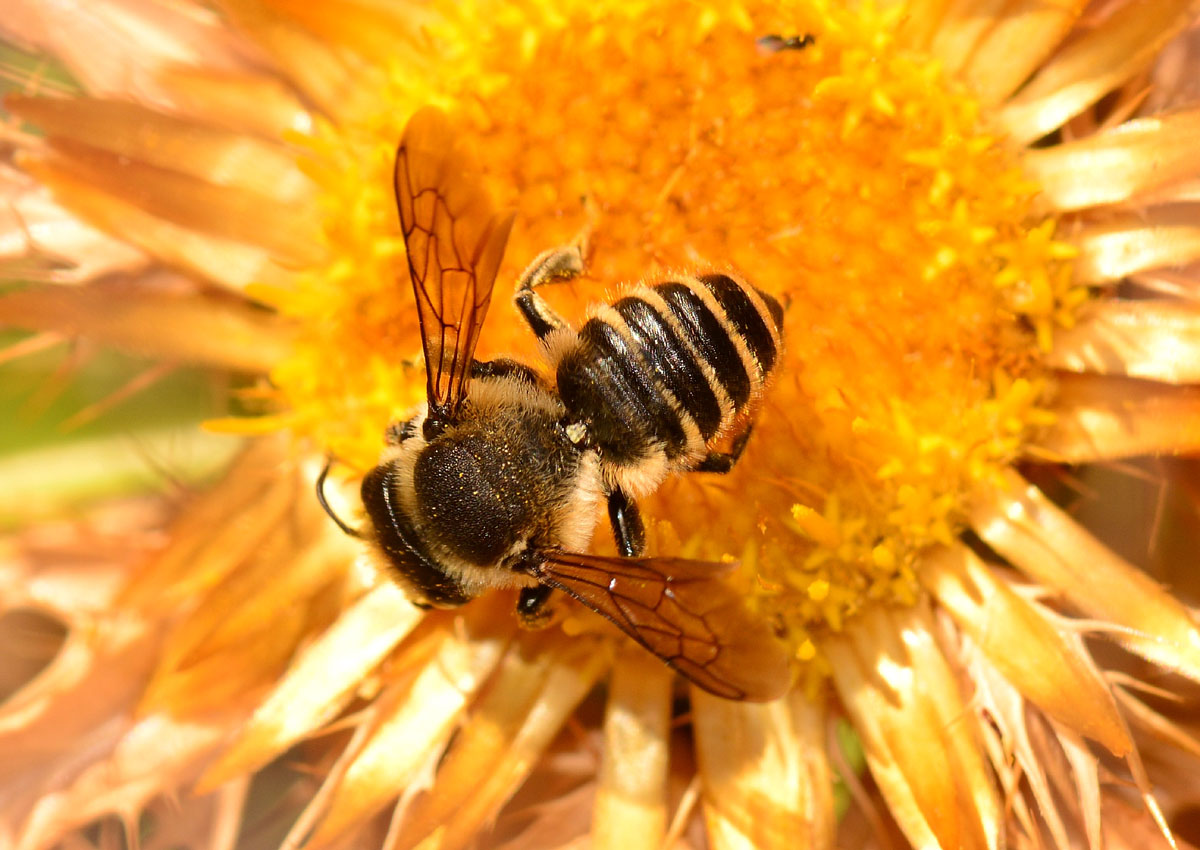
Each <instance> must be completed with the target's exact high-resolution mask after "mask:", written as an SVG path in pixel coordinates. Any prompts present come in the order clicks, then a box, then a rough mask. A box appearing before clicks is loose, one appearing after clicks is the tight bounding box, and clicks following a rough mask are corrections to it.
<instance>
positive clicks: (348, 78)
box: [217, 0, 383, 116]
mask: <svg viewBox="0 0 1200 850" xmlns="http://www.w3.org/2000/svg"><path fill="white" fill-rule="evenodd" d="M217 5H218V6H219V7H220V8H221V9H223V10H224V12H225V13H226V14H227V15H228V16H229V18H230V19H231V20H232V21H233V23H234V24H235V26H237V28H238V29H241V30H243V31H244V32H246V34H247V35H248V36H249V37H250V38H252V39H253V40H254V41H255V42H256V43H257V44H258V45H260V46H261V47H262V48H263V49H265V50H266V51H267V52H269V53H270V54H271V56H272V57H274V59H275V61H276V62H278V63H279V65H280V66H281V67H282V69H283V72H284V74H285V75H286V76H287V77H288V79H289V80H290V81H291V82H292V83H293V84H294V85H295V86H296V87H297V88H298V89H299V90H300V91H302V92H303V93H304V94H305V95H306V96H307V97H309V98H310V99H311V100H312V101H313V102H314V103H316V104H317V106H318V107H319V108H320V109H321V111H322V112H324V113H325V114H326V115H333V116H348V115H355V114H357V115H359V116H362V115H364V114H370V113H371V111H372V110H371V109H370V108H369V107H370V106H371V104H373V103H375V102H377V101H376V97H377V95H376V94H374V91H377V90H378V87H379V86H380V85H382V84H383V80H382V74H381V73H380V72H378V71H377V70H375V69H374V68H372V67H371V66H368V65H365V64H364V63H362V62H361V61H360V62H355V61H353V60H354V59H355V57H353V56H346V55H345V51H341V52H339V51H338V47H337V45H335V44H333V43H331V42H327V41H325V40H323V39H321V38H320V37H319V36H315V35H313V34H312V33H310V32H307V31H305V30H303V29H301V28H300V27H299V26H297V25H296V24H295V23H293V22H292V21H289V20H287V19H286V18H283V17H280V16H278V15H276V14H274V13H273V12H272V11H271V10H270V9H268V8H267V5H266V4H265V3H262V2H260V0H221V2H219V3H218V4H217ZM373 90H374V91H373Z"/></svg>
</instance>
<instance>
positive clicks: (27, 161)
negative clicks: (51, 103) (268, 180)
mask: <svg viewBox="0 0 1200 850" xmlns="http://www.w3.org/2000/svg"><path fill="white" fill-rule="evenodd" d="M178 147H184V145H182V144H180V145H178ZM50 149H51V153H50V154H49V155H48V157H47V158H46V159H44V160H41V161H38V160H35V159H33V158H30V157H26V158H24V159H23V160H22V165H23V166H24V167H25V169H26V170H28V171H30V172H31V173H33V174H35V175H36V176H38V177H40V178H43V182H47V183H49V181H48V180H46V179H45V177H46V176H47V172H50V173H56V174H63V175H66V176H68V177H70V178H72V179H74V180H77V181H80V182H84V183H87V184H88V185H89V186H92V187H94V188H95V189H96V190H99V191H101V192H104V193H106V194H108V195H110V196H112V197H113V198H116V199H118V200H121V201H123V202H125V203H128V204H132V205H134V206H136V207H137V208H138V209H140V210H143V211H144V212H147V213H149V214H150V215H153V216H155V217H157V218H160V219H163V220H164V221H168V222H171V223H173V224H176V225H178V226H180V227H184V228H186V229H188V230H192V231H195V232H197V233H203V234H207V235H210V236H213V237H216V238H218V239H224V240H227V241H230V242H241V243H245V244H249V245H257V246H260V247H262V248H264V249H266V250H267V251H268V252H269V253H270V254H271V255H272V256H273V257H275V258H277V259H279V260H281V261H286V262H288V263H289V264H301V265H304V264H311V263H314V262H316V261H317V260H319V259H320V257H321V248H320V245H321V242H320V239H319V238H318V237H319V233H320V227H319V224H318V221H317V218H316V209H317V208H316V205H315V204H313V203H311V202H307V199H306V197H305V196H307V195H308V191H307V185H305V184H303V183H301V180H300V179H299V178H298V175H297V173H296V172H295V171H292V172H291V175H292V177H291V180H290V181H288V182H290V183H291V186H292V188H290V189H288V190H287V194H291V193H293V192H295V193H298V195H299V197H293V198H290V199H288V198H284V197H273V196H271V195H265V194H262V193H260V192H258V191H256V190H252V189H244V188H239V187H237V186H234V185H221V184H219V183H213V182H210V180H209V179H208V177H207V176H206V177H203V178H201V177H194V176H192V175H191V174H187V173H183V172H181V171H177V170H173V169H168V168H164V167H160V166H158V165H155V164H153V163H150V162H145V161H142V160H137V159H133V158H130V157H128V156H125V155H124V154H121V153H117V152H110V151H107V150H100V149H98V148H95V147H92V146H90V145H86V144H80V143H78V142H75V141H71V140H69V139H65V138H57V139H52V140H51V142H50ZM218 155H219V154H218ZM204 164H205V165H207V167H208V168H210V169H217V170H219V169H220V168H221V167H227V168H228V170H229V171H230V172H233V171H234V168H233V166H232V164H229V165H227V166H222V165H221V164H220V163H219V162H218V163H216V164H212V163H204ZM255 164H256V163H254V162H253V161H251V162H248V163H244V164H243V165H242V169H243V170H244V169H252V168H254V166H255ZM263 167H264V168H266V169H267V170H271V162H270V160H268V161H266V162H264V163H263ZM284 173H286V172H284ZM229 177H230V179H233V177H234V175H233V174H232V173H230V175H229ZM239 179H243V180H245V179H247V178H245V177H241V178H239ZM51 187H52V188H54V187H53V184H51ZM57 197H58V200H59V201H60V202H61V203H62V204H63V205H64V206H68V207H71V208H74V203H73V201H74V197H73V196H72V195H71V194H67V193H61V192H60V193H58V195H57ZM119 235H121V236H123V237H124V238H125V239H126V240H127V241H131V242H136V239H134V238H133V236H132V235H131V234H127V233H121V234H119Z"/></svg>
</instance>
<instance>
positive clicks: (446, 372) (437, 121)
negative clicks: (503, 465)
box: [395, 107, 514, 421]
mask: <svg viewBox="0 0 1200 850" xmlns="http://www.w3.org/2000/svg"><path fill="white" fill-rule="evenodd" d="M395 188H396V206H397V208H398V209H399V211H400V227H401V231H402V232H403V234H404V244H405V247H406V248H407V251H408V268H409V272H410V274H411V277H412V285H413V293H414V295H415V296H416V301H417V313H418V316H419V318H420V323H421V344H422V347H423V348H424V350H425V376H426V393H427V397H428V400H429V407H430V412H431V415H432V416H433V417H434V418H438V419H441V420H442V421H453V420H454V418H455V416H456V414H457V412H458V408H459V405H460V404H461V403H462V399H463V395H464V394H465V391H466V382H467V376H468V375H469V373H470V371H471V359H472V355H473V354H474V351H475V343H476V341H478V339H479V331H480V328H482V327H483V319H484V316H486V315H487V308H488V303H489V302H490V301H491V298H492V287H493V286H494V285H495V283H496V271H497V269H498V268H499V267H500V259H501V257H503V256H504V246H505V243H506V242H507V241H508V234H509V231H510V230H511V229H512V223H513V216H514V213H513V212H511V211H509V212H504V213H497V212H496V211H495V210H494V209H493V208H492V204H491V201H490V200H489V199H488V196H487V193H486V192H485V191H484V188H483V182H482V180H481V178H480V175H479V172H478V171H477V170H476V169H475V168H474V167H473V166H472V164H471V160H470V158H469V157H468V156H467V155H466V153H465V152H464V151H463V149H462V146H461V145H460V144H458V142H457V139H456V136H455V133H454V131H453V129H452V127H451V124H450V121H449V120H448V119H447V118H446V116H445V114H444V113H442V112H441V110H438V109H434V108H433V107H425V108H423V109H421V110H418V111H417V112H416V113H415V114H414V115H413V116H412V118H410V119H409V121H408V125H407V126H406V127H405V128H404V135H403V136H402V137H401V139H400V146H399V148H398V149H397V151H396V170H395Z"/></svg>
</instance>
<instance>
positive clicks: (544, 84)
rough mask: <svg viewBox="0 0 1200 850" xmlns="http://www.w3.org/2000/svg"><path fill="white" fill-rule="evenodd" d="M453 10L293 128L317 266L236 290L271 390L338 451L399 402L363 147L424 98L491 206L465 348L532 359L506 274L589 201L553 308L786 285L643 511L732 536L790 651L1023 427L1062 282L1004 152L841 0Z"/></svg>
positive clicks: (393, 266) (918, 544) (881, 577)
mask: <svg viewBox="0 0 1200 850" xmlns="http://www.w3.org/2000/svg"><path fill="white" fill-rule="evenodd" d="M470 6H471V8H470V9H469V10H466V11H454V10H452V9H446V10H445V11H444V15H443V16H442V17H435V18H434V19H433V20H432V21H431V22H430V23H429V26H428V31H427V33H426V35H427V37H428V43H429V44H430V45H432V47H431V48H430V49H432V50H435V51H437V52H438V54H439V56H438V61H437V63H436V67H437V68H439V69H440V70H439V73H438V74H437V75H422V74H419V73H413V72H412V71H411V69H406V68H397V69H395V70H394V71H393V73H391V74H390V75H389V76H388V77H387V78H382V77H381V78H380V79H379V80H377V81H376V82H377V85H378V90H377V94H376V96H375V97H374V100H373V103H372V104H371V108H370V109H365V110H364V111H363V113H362V114H360V115H356V116H351V117H350V118H348V119H346V120H341V121H339V123H338V124H337V126H333V125H329V126H325V127H322V128H320V129H319V130H318V131H317V132H316V133H315V134H314V135H312V136H307V137H304V138H303V139H297V140H296V142H297V145H298V147H300V148H301V150H302V152H303V153H302V155H303V158H304V161H305V163H306V166H305V167H306V170H307V173H308V174H309V175H310V176H311V177H312V178H313V179H314V181H315V182H316V183H317V184H318V185H319V186H320V187H322V189H323V204H324V209H323V210H322V212H323V214H324V217H325V221H326V226H325V232H324V238H325V240H326V242H327V245H326V246H325V247H326V248H327V249H328V252H327V253H328V256H329V260H328V262H327V263H326V264H325V265H324V266H321V267H318V268H314V269H311V270H309V271H307V272H306V273H305V274H304V275H303V277H302V281H301V284H300V285H299V286H298V287H297V288H296V289H294V290H288V291H282V290H277V291H272V292H260V293H259V294H260V295H261V296H262V297H264V298H266V299H267V300H269V301H271V302H272V303H273V304H275V305H277V306H278V308H279V309H280V310H282V311H283V312H284V313H286V314H288V315H290V316H292V317H293V318H295V319H296V320H297V322H298V324H299V325H300V327H301V328H302V329H304V332H303V333H302V334H301V341H300V343H299V345H298V348H297V353H296V355H295V356H294V357H293V358H292V359H291V360H289V361H288V362H286V363H284V364H283V365H281V366H280V367H279V368H278V369H277V370H276V372H275V373H274V374H273V375H272V379H273V382H274V384H275V386H276V387H277V388H278V392H279V396H280V404H281V405H282V406H285V407H286V408H287V409H288V410H289V411H290V413H289V414H288V415H289V416H290V417H291V421H292V424H293V427H294V428H295V429H296V430H297V431H298V432H300V433H302V434H305V435H307V436H310V437H312V438H313V439H314V440H315V441H316V442H317V443H318V444H320V445H321V446H322V447H324V448H327V449H329V450H331V451H333V452H334V453H336V454H338V455H339V456H340V457H342V458H343V459H346V460H347V461H348V462H350V463H352V464H354V465H357V466H359V467H361V468H366V467H369V466H370V465H371V464H373V463H374V461H375V458H376V456H377V454H378V452H379V449H380V447H381V445H382V434H383V431H384V428H385V427H386V425H387V424H388V422H389V421H391V420H394V419H396V418H398V417H400V416H402V415H404V414H405V413H406V412H407V411H408V410H409V409H410V408H411V407H412V406H413V405H414V404H416V403H418V402H419V401H420V400H421V398H422V396H423V392H424V376H423V372H422V370H421V367H420V364H419V352H420V342H419V336H418V329H417V325H416V316H415V311H414V309H413V306H412V297H411V293H410V292H409V289H408V281H407V271H406V268H405V266H404V262H403V246H402V243H401V241H400V240H399V239H398V235H397V224H396V221H395V210H394V206H393V201H392V198H391V163H392V157H393V155H394V151H395V144H396V139H397V138H398V136H399V132H400V128H401V127H402V126H403V125H404V123H405V121H406V120H407V117H408V116H409V115H411V114H412V112H413V111H414V110H415V109H416V108H418V107H419V106H421V105H423V104H427V103H433V104H435V105H438V106H441V107H443V108H445V109H447V110H448V111H449V112H450V113H451V114H452V116H453V118H454V120H456V121H457V122H458V123H459V124H460V126H462V128H463V133H464V135H465V137H466V138H467V139H468V143H469V144H471V145H473V148H474V151H475V153H476V156H477V159H478V162H479V165H480V167H481V168H482V170H483V171H484V173H485V174H486V177H487V180H488V183H489V190H490V191H491V193H492V196H493V199H494V201H495V203H496V205H497V206H498V207H503V206H511V207H513V208H515V209H516V210H517V212H518V216H517V224H516V227H515V229H514V231H513V235H512V238H511V240H510V242H509V246H508V251H507V254H506V257H505V260H504V264H503V266H502V268H501V272H500V277H499V282H498V284H497V289H496V293H495V296H494V298H493V302H492V306H491V313H490V317H489V319H488V324H487V326H486V328H485V330H484V332H483V337H482V341H481V344H480V350H479V352H478V356H481V357H488V356H491V355H493V354H498V353H509V354H514V355H516V356H518V357H522V358H524V359H526V360H529V361H536V350H535V346H534V343H533V339H532V336H531V334H529V333H528V331H527V330H526V329H525V328H524V327H523V326H522V325H521V322H520V320H519V317H518V316H517V314H516V312H515V311H514V310H513V309H512V307H511V305H510V303H509V298H508V296H509V293H510V292H511V289H510V287H511V285H512V281H513V280H514V279H515V276H516V274H517V273H518V272H519V270H520V269H521V268H522V267H523V266H524V265H525V264H527V263H528V262H529V261H530V260H531V259H532V258H533V257H534V256H536V255H537V254H538V253H539V252H541V251H542V250H544V249H546V248H548V247H552V246H555V245H558V244H563V243H565V242H567V241H568V240H570V239H571V238H572V236H573V235H574V234H575V233H577V232H578V231H579V230H580V228H581V227H583V226H584V225H585V224H587V223H588V222H589V221H590V222H591V223H592V228H593V229H592V234H591V246H590V248H591V255H590V258H589V268H588V273H587V275H586V276H585V277H584V278H582V279H579V280H577V281H574V282H572V283H569V284H565V285H561V286H558V287H556V288H554V289H553V290H550V291H548V292H547V297H548V298H550V299H551V300H552V301H553V302H554V304H555V306H556V308H557V309H559V310H560V311H561V312H562V313H563V314H564V315H566V316H568V317H571V318H573V319H575V320H576V321H578V320H580V319H582V316H583V311H584V309H585V307H586V305H587V304H589V303H594V302H596V301H602V300H605V299H609V298H611V297H613V296H614V295H615V294H616V293H618V292H620V290H621V287H622V286H623V285H625V284H630V283H634V282H638V281H651V282H653V281H655V280H659V279H663V278H665V277H667V276H669V275H671V274H672V273H675V272H681V271H687V270H688V269H692V268H695V267H697V266H717V267H727V268H732V269H734V270H736V271H737V272H738V273H740V274H741V275H742V276H743V277H745V278H746V279H748V280H750V281H751V282H752V283H753V284H754V285H755V286H757V287H759V288H760V289H763V290H765V291H768V292H771V293H773V294H775V295H776V296H777V297H778V298H779V299H780V302H781V303H782V304H784V305H785V348H786V351H785V354H784V357H783V360H782V362H781V363H780V365H779V366H778V367H777V369H776V376H775V378H774V380H773V382H772V384H771V386H770V387H769V388H768V389H767V391H766V392H765V394H764V398H763V401H762V403H761V405H760V412H759V413H758V415H757V416H756V418H755V430H754V433H753V436H752V438H751V440H750V443H749V447H748V450H747V451H746V453H745V455H744V456H743V458H742V460H741V461H740V463H739V464H738V466H737V467H736V468H735V469H734V471H733V472H731V473H730V474H729V475H726V476H715V475H700V474H696V475H689V476H686V477H684V478H680V479H677V480H674V481H672V482H670V483H668V484H667V485H664V487H663V488H662V489H661V490H660V491H659V493H658V494H657V495H656V496H655V497H653V498H652V499H649V500H647V502H646V503H645V504H644V505H643V507H644V509H645V511H646V513H648V514H651V515H653V516H654V517H656V518H657V519H659V520H660V521H666V522H669V523H671V524H672V525H673V526H674V528H675V530H676V532H677V533H678V536H679V539H680V540H683V541H685V544H686V545H687V546H689V547H695V548H696V549H697V554H698V556H700V557H708V558H710V559H712V560H719V559H720V558H721V556H722V555H723V554H725V553H728V552H745V551H747V547H748V546H750V547H753V548H754V556H753V557H745V556H743V557H742V558H741V559H740V560H741V562H742V564H743V569H742V570H741V571H740V572H739V576H738V579H737V580H738V581H739V582H741V584H742V586H743V587H744V589H745V592H746V594H747V598H748V599H750V600H751V603H752V605H753V606H754V607H755V608H756V609H758V610H759V611H761V612H762V613H763V614H764V615H765V616H769V617H772V618H774V619H775V620H776V622H778V623H779V624H780V626H781V630H782V631H783V632H785V633H786V635H787V636H788V639H789V640H790V641H791V646H792V648H793V651H794V653H795V655H796V657H797V659H799V660H802V661H806V662H807V661H811V662H813V663H814V664H815V665H816V667H817V668H819V666H820V664H821V659H820V656H819V653H818V652H817V651H816V649H815V647H816V646H818V645H819V637H820V636H821V635H822V634H823V633H827V632H829V631H838V630H841V629H843V628H844V627H845V625H846V623H847V622H848V621H849V620H850V619H851V618H853V617H854V616H855V615H856V614H857V613H858V612H860V611H861V610H863V608H864V607H865V606H868V605H872V604H877V603H892V604H897V603H898V604H911V603H912V602H914V601H915V600H916V599H918V598H919V595H920V589H919V588H920V584H919V582H918V578H917V571H918V570H919V564H920V555H921V553H922V552H923V551H925V550H926V549H928V548H929V547H931V546H934V545H936V544H945V543H949V542H951V541H952V540H953V539H954V538H955V536H956V535H957V534H958V533H959V532H960V530H961V529H962V527H963V519H964V515H965V511H966V506H967V502H968V500H969V498H970V495H971V493H972V491H973V490H974V489H975V488H977V487H978V486H980V485H981V484H984V483H987V482H989V481H990V480H992V479H993V478H995V477H996V476H998V475H999V474H1000V473H1001V471H1002V470H1003V469H1004V468H1005V466H1006V465H1007V464H1008V463H1009V462H1010V461H1012V460H1013V459H1014V458H1015V457H1016V456H1017V455H1018V454H1019V452H1020V450H1021V447H1022V445H1023V444H1024V442H1025V441H1026V440H1027V439H1028V438H1029V436H1030V434H1031V433H1032V432H1033V431H1034V429H1036V428H1037V427H1039V426H1040V425H1043V424H1045V423H1046V422H1047V421H1048V414H1047V413H1046V412H1045V408H1046V407H1047V402H1048V398H1049V393H1050V392H1051V391H1052V383H1051V382H1050V380H1049V378H1048V375H1047V373H1046V372H1045V371H1044V370H1043V367H1042V366H1041V365H1040V364H1041V357H1042V353H1043V352H1045V351H1046V350H1047V349H1048V348H1049V345H1050V342H1051V340H1052V338H1053V334H1054V333H1055V331H1056V330H1057V329H1059V328H1063V327H1067V326H1069V325H1070V324H1071V323H1072V321H1073V317H1074V315H1075V311H1076V309H1077V308H1078V306H1079V305H1080V304H1081V303H1082V302H1083V301H1084V300H1085V299H1086V298H1087V297H1088V295H1087V290H1086V289H1084V288H1082V287H1081V286H1079V285H1077V284H1076V283H1075V282H1074V280H1073V277H1072V268H1071V260H1072V256H1073V255H1072V251H1071V249H1070V248H1068V247H1067V246H1065V245H1064V244H1063V243H1062V242H1061V241H1059V240H1058V238H1057V236H1056V222H1055V221H1054V219H1052V218H1048V217H1046V216H1045V215H1044V214H1041V213H1039V212H1038V209H1039V208H1038V206H1037V193H1038V187H1037V185H1036V184H1034V183H1033V182H1031V181H1030V180H1029V179H1028V178H1027V177H1026V176H1025V175H1024V174H1023V173H1022V170H1021V165H1020V155H1019V150H1018V149H1017V148H1016V147H1015V146H1013V145H1011V144H1009V143H1008V142H1007V141H1006V140H1005V138H1004V137H1003V135H1002V134H1001V133H1000V132H999V131H998V130H997V129H996V128H994V127H991V126H989V124H988V123H987V119H986V114H985V113H984V112H983V110H981V108H980V106H979V104H978V102H977V101H976V100H975V99H974V98H973V97H972V94H971V92H970V91H969V90H968V89H966V88H964V87H963V86H961V85H960V84H958V83H956V82H954V81H953V80H951V79H950V78H949V77H947V76H946V75H945V74H944V73H943V71H942V69H941V68H940V67H939V66H938V64H937V63H936V62H934V61H933V60H931V59H930V58H928V57H926V56H923V55H919V54H914V53H911V52H906V51H905V50H903V49H901V48H900V47H898V46H897V45H896V43H895V41H894V39H893V36H892V33H893V30H894V28H895V27H896V26H897V21H896V19H895V14H896V13H895V12H894V11H891V10H886V9H880V10H876V9H873V8H872V6H871V5H870V4H863V5H859V6H856V7H855V8H854V9H853V10H851V9H848V8H843V7H842V6H841V5H840V4H825V3H823V2H817V0H813V1H812V2H807V3H801V4H784V5H782V6H781V5H777V4H769V3H760V4H755V3H735V4H705V8H703V9H702V8H699V7H698V6H696V5H694V4H690V3H676V2H668V3H656V4H645V5H638V4H612V5H611V7H610V4H603V3H601V4H594V3H588V4H584V3H578V4H559V3H556V4H554V9H553V10H551V9H549V8H543V7H542V6H540V5H539V4H538V3H532V4H522V5H521V6H520V7H514V6H511V5H509V4H504V3H499V2H489V0H475V2H474V3H472V4H470ZM481 22H482V23H481ZM769 34H775V35H781V36H783V38H784V41H783V43H784V44H787V42H786V39H787V38H788V37H790V36H803V35H810V36H812V39H811V41H810V40H807V39H804V40H801V39H799V38H797V39H795V40H794V44H795V45H796V46H794V47H783V48H782V49H781V48H780V47H779V40H776V41H775V42H773V43H772V42H768V41H766V40H764V39H762V37H763V36H766V35H769ZM801 45H803V46H801Z"/></svg>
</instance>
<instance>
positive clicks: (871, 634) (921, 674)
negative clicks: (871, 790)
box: [821, 606, 1000, 850]
mask: <svg viewBox="0 0 1200 850" xmlns="http://www.w3.org/2000/svg"><path fill="white" fill-rule="evenodd" d="M933 629H934V623H933V619H932V615H931V614H930V612H929V611H928V609H927V608H925V607H923V606H916V607H912V608H906V609H896V610H888V609H885V608H882V607H875V608H872V609H870V610H867V611H864V612H862V613H860V614H859V616H858V617H857V618H856V619H855V620H854V622H853V624H852V627H850V628H848V629H847V630H846V632H845V633H844V634H842V635H838V636H834V637H829V638H826V639H825V640H823V641H821V650H822V651H823V653H824V655H825V657H826V658H827V659H828V660H829V664H830V669H831V670H832V671H833V681H834V684H835V685H836V686H837V691H838V694H839V696H840V697H841V700H842V704H843V705H844V706H845V707H846V711H847V712H848V714H849V715H850V719H851V720H852V722H853V723H854V728H855V731H857V732H858V734H859V736H860V738H861V740H862V744H863V749H864V752H865V753H866V757H867V764H868V765H869V766H870V768H871V774H872V775H873V776H874V777H875V781H876V783H877V784H878V785H879V788H880V791H881V792H882V793H883V796H884V799H886V800H887V803H888V808H889V810H890V812H891V814H892V816H893V817H895V818H896V821H897V823H899V825H900V828H901V829H902V830H903V831H904V834H905V836H906V837H907V838H908V840H909V842H910V843H912V844H913V846H915V847H942V848H947V850H948V848H996V847H997V846H998V845H999V840H1000V837H999V829H1000V805H999V801H998V799H997V796H996V790H995V788H994V787H993V786H992V780H991V776H990V774H989V773H988V771H987V769H986V767H985V765H984V761H983V753H982V751H981V749H980V743H979V741H978V740H977V739H976V737H975V734H974V732H973V726H972V724H971V723H969V722H965V720H966V718H967V717H969V714H970V713H969V711H968V709H967V707H966V706H965V705H964V704H963V702H962V699H961V697H960V695H959V691H958V683H957V680H956V679H955V676H954V672H953V671H952V670H951V668H950V665H949V664H948V663H947V662H946V659H945V657H944V656H943V655H942V653H941V650H940V649H939V648H938V646H937V642H936V640H935V639H934V635H933Z"/></svg>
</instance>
